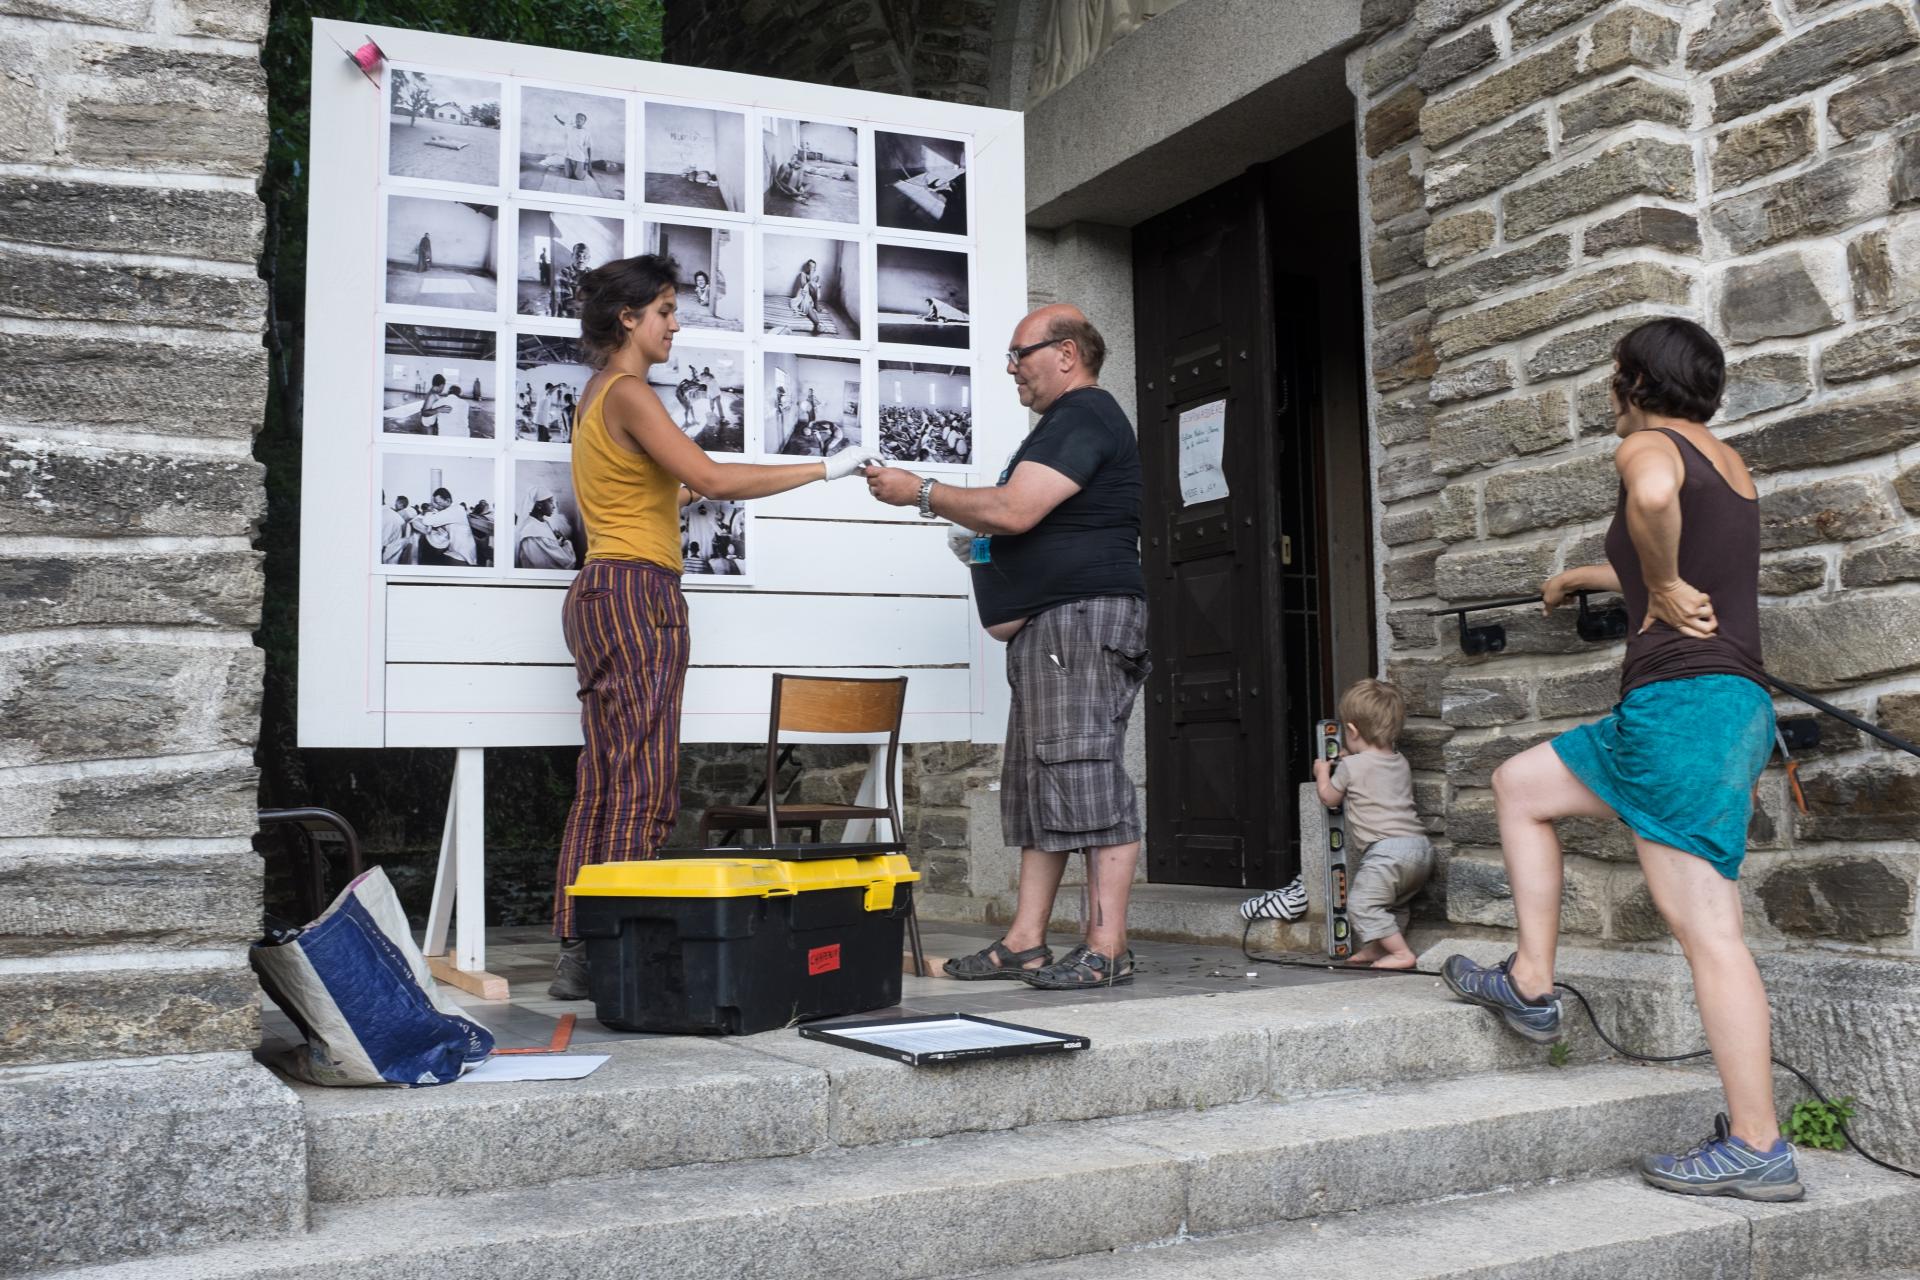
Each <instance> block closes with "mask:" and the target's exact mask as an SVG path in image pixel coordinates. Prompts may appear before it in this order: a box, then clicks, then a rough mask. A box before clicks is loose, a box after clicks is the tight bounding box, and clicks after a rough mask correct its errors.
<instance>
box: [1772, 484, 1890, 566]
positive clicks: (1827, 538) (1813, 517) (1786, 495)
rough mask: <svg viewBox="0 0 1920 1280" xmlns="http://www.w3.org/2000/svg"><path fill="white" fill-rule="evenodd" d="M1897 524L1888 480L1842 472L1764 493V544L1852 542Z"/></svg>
mask: <svg viewBox="0 0 1920 1280" xmlns="http://www.w3.org/2000/svg"><path fill="white" fill-rule="evenodd" d="M1897 523H1899V517H1898V516H1897V515H1896V514H1895V513H1894V510H1893V504H1892V503H1891V502H1890V501H1888V496H1887V486H1886V482H1885V481H1884V480H1878V479H1874V478H1871V477H1868V476H1840V477H1835V478H1833V479H1829V480H1815V481H1812V482H1811V483H1808V484H1799V485H1790V486H1787V487H1785V488H1781V489H1774V490H1772V491H1770V492H1767V493H1763V494H1761V495H1760V549H1761V550H1763V551H1778V550H1781V549H1782V548H1786V547H1805V546H1811V545H1812V544H1814V543H1816V542H1850V541H1853V540H1854V539H1857V538H1870V537H1872V536H1873V535H1874V534H1876V533H1885V532H1886V531H1887V530H1888V529H1891V528H1893V526H1894V525H1895V524H1897Z"/></svg>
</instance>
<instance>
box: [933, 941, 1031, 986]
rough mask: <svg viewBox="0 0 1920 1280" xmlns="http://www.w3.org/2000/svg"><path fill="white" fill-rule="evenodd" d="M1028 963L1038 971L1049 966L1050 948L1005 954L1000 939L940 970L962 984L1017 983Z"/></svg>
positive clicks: (954, 960)
mask: <svg viewBox="0 0 1920 1280" xmlns="http://www.w3.org/2000/svg"><path fill="white" fill-rule="evenodd" d="M1032 960H1038V961H1039V962H1040V964H1041V967H1042V968H1044V967H1046V966H1047V965H1050V964H1052V963H1053V948H1052V947H1048V946H1038V947H1034V948H1032V949H1031V950H1028V951H1009V950H1007V940H1006V939H1005V938H1002V939H1000V940H999V941H998V942H996V943H993V944H992V945H991V946H987V947H982V948H981V949H980V950H978V951H976V952H974V953H973V954H972V955H970V956H955V957H954V958H953V959H951V960H949V961H947V962H946V963H945V964H943V965H941V966H940V968H941V969H942V970H943V971H944V972H945V973H946V975H947V976H948V977H949V978H958V979H960V981H962V982H981V981H985V980H987V979H990V978H1004V979H1008V980H1011V981H1014V982H1018V981H1020V980H1021V979H1023V978H1024V977H1026V973H1025V972H1024V970H1025V966H1026V964H1027V963H1028V962H1029V961H1032Z"/></svg>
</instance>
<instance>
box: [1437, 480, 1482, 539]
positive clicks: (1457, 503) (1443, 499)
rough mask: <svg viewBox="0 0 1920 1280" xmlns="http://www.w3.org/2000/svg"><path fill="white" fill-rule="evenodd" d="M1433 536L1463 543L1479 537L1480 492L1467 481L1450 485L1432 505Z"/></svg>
mask: <svg viewBox="0 0 1920 1280" xmlns="http://www.w3.org/2000/svg"><path fill="white" fill-rule="evenodd" d="M1433 536H1434V537H1436V538H1440V539H1443V540H1444V541H1447V542H1465V541H1467V540H1468V539H1469V538H1477V537H1479V536H1480V491H1479V489H1478V487H1477V486H1475V485H1474V484H1472V483H1471V482H1469V481H1461V482H1459V483H1457V484H1450V485H1448V486H1447V487H1446V488H1444V489H1442V490H1441V491H1440V497H1439V499H1438V501H1437V502H1436V503H1435V504H1434V513H1433Z"/></svg>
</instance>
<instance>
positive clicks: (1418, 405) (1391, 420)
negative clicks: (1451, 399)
mask: <svg viewBox="0 0 1920 1280" xmlns="http://www.w3.org/2000/svg"><path fill="white" fill-rule="evenodd" d="M1432 431H1433V406H1432V404H1430V403H1429V402H1428V399H1427V397H1426V396H1424V395H1421V394H1419V393H1418V392H1415V393H1414V394H1413V395H1408V396H1401V397H1400V398H1398V399H1396V400H1382V401H1381V402H1380V407H1379V409H1378V410H1377V411H1376V412H1375V413H1374V415H1373V434H1374V436H1375V438H1376V439H1378V440H1379V441H1380V443H1381V444H1383V445H1387V446H1389V447H1391V446H1393V445H1396V444H1406V443H1408V442H1410V441H1413V440H1425V439H1426V438H1427V437H1428V436H1429V435H1430V434H1431V433H1432Z"/></svg>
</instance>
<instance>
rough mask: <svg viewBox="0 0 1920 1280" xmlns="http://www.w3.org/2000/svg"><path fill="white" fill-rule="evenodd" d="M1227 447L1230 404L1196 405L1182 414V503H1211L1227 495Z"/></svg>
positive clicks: (1186, 504) (1213, 402)
mask: <svg viewBox="0 0 1920 1280" xmlns="http://www.w3.org/2000/svg"><path fill="white" fill-rule="evenodd" d="M1226 444H1227V402H1226V401H1225V400H1215V401H1212V402H1210V403H1208V404H1201V405H1195V406H1194V407H1193V408H1191V409H1188V410H1186V411H1184V412H1183V413H1181V415H1180V464H1179V465H1180V502H1181V505H1182V506H1188V507H1190V506H1192V505H1193V504H1194V503H1196V502H1212V501H1213V500H1214V499H1215V498H1224V497H1226V496H1227V473H1226V471H1225V470H1224V469H1223V468H1222V467H1221V465H1220V462H1221V458H1222V457H1223V456H1224V454H1225V452H1226Z"/></svg>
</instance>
